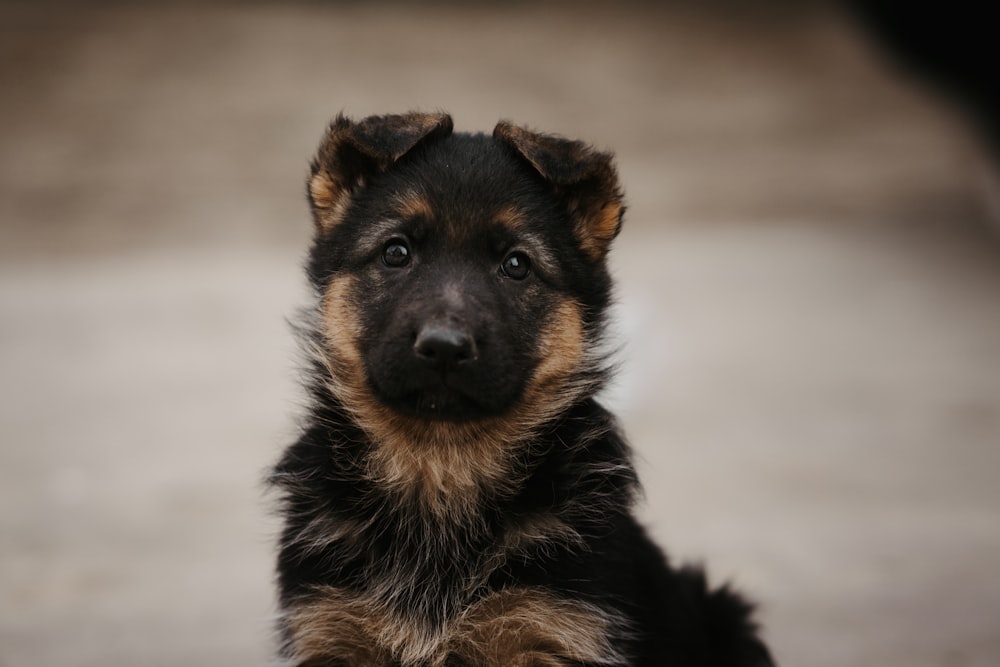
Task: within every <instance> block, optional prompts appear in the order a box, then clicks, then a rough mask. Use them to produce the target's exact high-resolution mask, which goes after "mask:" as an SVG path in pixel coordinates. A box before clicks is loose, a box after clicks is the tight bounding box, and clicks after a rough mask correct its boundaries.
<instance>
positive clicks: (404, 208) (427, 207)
mask: <svg viewBox="0 0 1000 667" xmlns="http://www.w3.org/2000/svg"><path fill="white" fill-rule="evenodd" d="M394 199H395V200H396V212H397V214H398V215H399V217H400V218H401V219H403V220H406V219H408V218H425V219H429V218H432V217H434V209H433V208H432V207H431V203H430V202H429V201H427V197H425V196H424V195H422V194H420V193H419V192H413V191H409V192H403V193H401V194H398V195H396V196H395V197H394Z"/></svg>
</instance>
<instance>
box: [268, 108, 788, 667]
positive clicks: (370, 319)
mask: <svg viewBox="0 0 1000 667" xmlns="http://www.w3.org/2000/svg"><path fill="white" fill-rule="evenodd" d="M308 195H309V202H310V205H311V209H312V214H313V218H314V222H315V239H314V243H313V246H312V250H311V254H310V256H309V260H308V275H309V278H310V280H311V283H312V285H313V287H314V288H315V290H316V294H317V300H316V305H315V308H314V309H311V310H310V312H309V313H308V315H307V316H305V318H304V321H303V323H302V326H301V329H302V331H301V335H302V338H303V339H304V341H305V344H306V347H307V348H308V352H309V356H310V360H311V361H310V365H311V370H310V375H309V379H308V389H309V391H310V394H311V410H310V412H309V414H308V416H307V418H306V420H305V423H304V425H303V430H302V434H301V436H300V438H299V439H298V441H297V442H296V443H295V444H293V445H292V446H291V447H289V448H288V449H287V451H286V452H285V454H284V456H283V458H282V459H281V461H280V462H279V463H278V465H277V466H276V467H275V469H274V472H273V477H272V482H273V483H274V484H275V485H276V486H277V487H279V489H280V490H281V492H282V495H283V505H282V507H283V517H284V521H285V524H284V531H283V534H282V536H281V543H280V555H279V559H278V574H279V586H280V609H281V615H280V630H281V633H282V637H283V644H282V648H281V653H282V657H283V659H284V661H285V662H284V663H283V664H288V665H295V666H297V667H306V666H308V667H320V666H324V667H332V666H334V665H336V666H342V667H358V666H367V665H371V666H376V667H443V666H457V665H465V666H468V667H476V666H488V667H511V666H521V667H528V666H531V667H554V666H556V665H594V666H596V665H649V666H652V665H670V666H678V667H680V666H692V665H704V666H713V667H716V666H717V667H722V666H726V667H765V666H767V665H771V664H772V663H771V659H770V657H769V654H768V651H767V649H766V648H765V646H764V645H763V643H762V642H761V641H760V640H759V639H758V638H757V636H756V630H755V626H754V624H753V622H752V620H751V618H750V615H751V607H750V605H749V604H748V603H746V602H745V601H744V600H742V599H741V598H740V597H738V596H737V595H735V594H733V593H732V592H730V591H729V590H727V589H725V588H723V589H717V590H712V589H710V588H709V587H708V586H707V585H706V581H705V577H704V575H703V574H702V573H701V571H699V570H696V569H690V568H684V569H674V568H672V567H671V566H670V565H668V563H667V561H666V559H665V557H664V556H663V554H662V553H661V552H660V550H659V549H658V548H657V547H656V546H654V544H653V543H652V542H651V541H650V539H649V538H648V537H647V536H646V534H645V532H644V531H643V529H642V528H641V527H640V526H639V524H638V523H637V522H636V520H635V519H634V518H633V516H632V515H631V513H630V511H631V506H632V503H633V498H634V496H635V494H636V490H637V480H636V474H635V471H634V469H633V467H632V465H631V463H630V458H629V448H628V446H627V445H626V443H625V441H624V439H623V438H622V435H621V433H620V431H619V429H618V426H617V425H616V423H615V420H614V418H613V417H612V416H611V415H610V414H609V413H608V412H606V411H605V410H604V409H603V408H602V407H601V406H600V405H599V404H598V403H597V402H596V401H595V399H594V396H595V393H596V392H597V391H598V390H599V389H600V388H601V386H602V384H603V383H604V382H605V381H606V380H607V379H608V375H609V364H608V359H607V354H606V350H607V348H606V346H605V345H602V336H603V334H604V328H605V327H604V325H605V318H606V311H607V308H608V304H609V301H610V298H611V281H610V278H609V275H608V270H607V267H606V264H605V258H606V255H607V253H608V249H609V246H610V244H611V241H612V239H614V237H615V235H616V234H617V233H618V230H619V228H620V226H621V220H622V212H623V210H624V209H623V204H622V192H621V189H620V186H619V183H618V177H617V175H616V171H615V167H614V164H613V162H612V158H611V156H610V155H608V154H606V153H602V152H598V151H595V150H593V149H592V148H590V147H588V146H586V145H585V144H583V143H580V142H577V141H570V140H566V139H563V138H560V137H556V136H552V135H545V134H537V133H534V132H531V131H529V130H526V129H523V128H520V127H517V126H515V125H512V124H510V123H507V122H501V123H500V124H498V125H497V126H496V128H495V129H494V131H493V134H492V136H488V135H484V134H475V135H471V134H461V133H453V132H452V121H451V118H450V117H449V116H447V115H444V114H418V113H412V114H406V115H393V116H379V117H369V118H365V119H364V120H361V121H360V122H353V121H351V120H349V119H347V118H345V117H343V116H339V117H338V118H337V119H336V120H334V121H333V123H332V124H331V126H330V128H329V130H328V131H327V133H326V136H325V137H324V138H323V141H322V144H321V146H320V148H319V152H318V154H317V156H316V158H315V159H314V161H313V163H312V169H311V174H310V176H309V181H308Z"/></svg>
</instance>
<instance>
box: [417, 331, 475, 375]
mask: <svg viewBox="0 0 1000 667" xmlns="http://www.w3.org/2000/svg"><path fill="white" fill-rule="evenodd" d="M413 352H414V354H416V355H417V358H418V359H421V360H423V361H424V362H425V363H428V364H431V365H433V366H437V367H439V368H442V369H445V368H450V367H454V366H456V365H458V364H460V363H462V362H467V361H474V360H475V359H476V343H475V341H474V340H473V339H472V336H470V335H469V334H468V333H466V332H465V331H462V330H461V329H457V328H454V327H448V326H426V327H424V328H423V329H421V330H420V333H418V334H417V340H416V341H415V342H414V343H413Z"/></svg>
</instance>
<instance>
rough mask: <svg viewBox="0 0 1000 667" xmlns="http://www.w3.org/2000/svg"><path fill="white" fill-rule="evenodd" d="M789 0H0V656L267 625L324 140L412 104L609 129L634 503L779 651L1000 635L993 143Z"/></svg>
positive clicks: (217, 636) (156, 653)
mask: <svg viewBox="0 0 1000 667" xmlns="http://www.w3.org/2000/svg"><path fill="white" fill-rule="evenodd" d="M797 6H798V7H800V9H798V10H796V11H788V10H786V11H781V12H749V11H745V10H744V11H742V12H740V13H738V14H735V15H734V14H732V13H726V12H719V11H712V10H710V9H702V10H699V11H695V10H692V9H687V10H681V9H677V8H675V9H655V8H653V7H651V6H649V5H640V6H637V7H628V8H626V9H623V8H622V7H623V6H622V5H615V6H608V7H603V6H602V5H600V4H584V3H577V4H572V5H553V4H550V5H546V6H545V7H543V8H532V7H531V6H530V5H528V4H525V5H514V6H513V7H507V6H493V5H489V4H473V5H469V6H465V7H464V8H455V7H449V6H447V5H441V4H436V5H429V6H418V5H415V4H405V5H404V4H387V5H382V4H374V5H364V4H353V3H343V4H338V3H333V4H323V3H307V4H300V5H296V4H289V3H282V4H278V3H267V2H259V3H250V4H247V5H245V6H236V5H214V4H208V3H202V4H191V5H186V6H160V5H159V4H156V3H144V4H139V5H135V6H127V5H124V4H122V5H118V6H115V5H108V6H97V5H82V4H66V5H60V6H58V8H55V7H52V8H46V6H45V5H42V4H39V3H24V4H9V3H8V4H6V5H3V6H2V7H0V89H2V90H3V94H2V97H0V127H2V128H3V129H2V134H0V149H2V150H0V220H2V225H0V369H2V370H0V438H2V449H0V665H2V666H3V667H8V666H9V667H14V666H20V665H33V666H35V667H55V666H58V667H77V666H80V667H82V666H94V667H97V666H101V667H113V666H117V665H121V666H126V665H127V666H135V665H164V666H166V665H179V664H187V665H213V666H225V665H233V666H236V665H241V666H245V665H248V664H259V665H263V664H266V663H267V661H268V658H269V655H270V651H271V638H270V615H271V613H272V597H271V596H272V590H271V576H272V575H271V560H272V555H271V550H272V541H273V536H274V531H275V522H274V520H273V518H272V517H271V516H270V514H269V511H270V500H269V499H268V498H267V497H266V496H265V494H264V493H263V491H262V488H261V484H260V478H261V476H262V474H263V471H264V469H265V468H266V466H267V465H268V464H269V462H271V461H273V459H274V458H275V457H276V455H277V453H278V451H279V449H280V448H281V446H282V445H283V444H284V443H285V442H286V441H287V440H288V439H289V437H291V435H292V434H293V433H294V420H293V415H294V413H295V412H296V410H297V409H298V408H297V406H298V403H299V398H300V397H299V394H298V392H297V388H296V384H295V372H294V367H295V356H294V348H293V344H292V341H291V337H290V335H289V333H288V330H287V327H286V325H285V322H284V318H285V317H286V316H289V315H291V314H292V313H293V311H294V309H295V308H296V306H297V305H299V304H301V303H303V302H304V300H305V298H306V297H305V290H304V288H303V284H302V281H301V278H300V275H299V264H300V262H301V258H302V254H303V251H304V247H305V244H306V242H307V240H308V232H309V223H308V220H307V211H306V209H305V206H304V203H303V200H302V191H303V185H302V179H303V175H304V171H305V165H306V162H307V160H308V157H309V156H310V153H311V151H312V150H313V148H314V146H315V142H316V141H317V140H318V137H319V135H320V133H321V130H322V128H323V125H324V123H325V122H326V121H327V120H328V118H329V117H330V116H331V115H332V114H334V113H336V112H337V111H339V110H341V109H343V110H346V111H348V112H350V113H351V114H353V115H364V114H367V113H373V112H384V111H394V110H402V109H406V108H423V109H438V108H442V109H447V110H449V111H451V112H452V113H453V114H454V116H455V119H456V123H457V125H458V126H459V128H460V129H477V130H487V131H488V130H490V129H491V128H492V126H493V124H494V123H495V122H496V120H497V119H499V118H501V117H504V118H512V119H515V120H518V121H520V122H524V123H528V124H531V125H533V126H536V127H539V128H543V129H548V130H554V131H559V132H561V133H564V134H568V135H572V136H578V137H583V138H587V139H588V140H591V141H593V142H595V143H597V144H598V145H600V146H602V147H606V148H613V149H615V150H616V151H617V152H618V154H619V163H620V168H621V172H622V176H623V178H624V180H625V184H626V188H627V191H628V197H629V204H630V213H629V217H628V222H627V227H626V231H625V233H624V234H623V235H622V237H621V238H620V241H619V243H618V245H617V249H616V251H615V256H614V263H615V270H616V273H617V275H618V277H619V283H620V290H619V294H620V302H621V303H620V306H619V319H618V322H619V324H618V329H619V331H620V334H621V338H622V340H623V341H626V345H625V347H624V349H623V352H622V359H623V361H624V372H623V374H622V376H621V378H620V381H619V383H618V384H617V386H616V387H615V389H614V391H612V392H611V393H610V395H609V396H608V397H607V398H608V401H609V402H611V403H612V404H613V405H614V406H616V408H617V409H618V410H619V411H620V413H621V414H622V416H623V419H624V421H625V423H626V426H627V428H628V432H629V433H630V435H631V438H632V440H633V441H634V443H635V445H636V448H637V450H638V460H639V465H640V469H641V472H642V475H643V477H644V479H645V482H646V486H647V497H646V502H645V504H644V506H643V509H642V511H643V513H644V517H645V518H646V520H647V522H648V523H649V525H650V526H651V527H652V529H653V530H654V531H655V533H656V534H657V536H658V537H659V538H660V539H661V540H662V541H663V543H664V544H666V545H668V547H669V549H670V551H671V553H672V554H674V555H675V557H676V558H677V559H679V560H703V561H705V562H706V563H708V564H709V566H710V568H711V570H712V572H713V573H714V574H715V576H716V578H717V579H718V580H725V579H729V580H732V581H734V582H736V583H738V584H739V585H740V586H742V587H744V588H745V589H747V590H749V591H751V592H752V593H753V594H754V595H756V596H757V597H758V598H759V599H760V600H761V602H762V618H763V620H764V624H765V627H766V633H767V636H768V637H769V639H770V641H771V642H772V644H773V646H774V648H775V652H776V654H777V656H778V657H779V659H780V660H781V662H782V663H783V664H785V665H803V666H807V667H843V666H844V665H890V666H891V665H899V666H901V667H902V666H906V667H930V666H932V665H933V666H963V667H965V666H976V667H987V666H990V667H991V666H993V665H996V664H1000V576H998V572H1000V570H998V565H997V563H1000V240H998V236H997V234H996V232H995V228H993V227H991V225H992V224H993V223H992V222H991V220H994V219H995V218H996V210H997V209H996V206H997V204H996V202H997V197H996V183H997V181H998V178H997V176H996V172H995V170H992V169H991V167H990V166H989V161H988V159H987V158H986V157H985V156H984V155H982V154H981V153H980V151H979V149H978V148H977V142H976V140H975V138H974V136H973V135H972V133H971V132H970V130H969V128H967V127H966V126H964V125H963V124H962V122H961V118H960V116H959V115H958V114H957V113H956V112H955V110H953V109H951V108H950V107H949V106H948V105H947V104H946V103H945V102H943V101H941V100H938V99H936V98H934V97H933V96H931V95H930V94H929V93H928V92H927V91H925V90H922V89H920V88H918V87H916V86H914V85H911V83H909V82H907V81H904V80H903V79H901V78H900V77H898V76H897V75H895V74H893V72H892V70H891V69H890V68H889V67H888V66H887V65H885V64H884V63H883V62H882V61H881V60H880V59H879V58H878V54H877V53H876V52H875V51H874V49H873V48H872V47H871V46H870V45H868V44H867V43H866V42H865V41H864V40H863V39H862V38H861V37H859V36H858V35H857V34H856V33H855V32H854V31H853V30H852V28H851V27H850V26H849V25H848V24H847V23H846V22H845V21H844V20H842V19H841V18H840V17H839V16H838V15H837V14H836V13H835V12H832V11H830V10H827V9H824V8H823V6H822V5H817V7H816V8H813V7H812V5H811V4H810V5H809V7H808V8H804V6H805V3H800V4H799V5H797ZM991 230H992V231H991Z"/></svg>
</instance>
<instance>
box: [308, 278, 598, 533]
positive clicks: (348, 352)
mask: <svg viewBox="0 0 1000 667" xmlns="http://www.w3.org/2000/svg"><path fill="white" fill-rule="evenodd" d="M353 289H354V281H353V279H352V278H351V277H349V276H344V277H338V278H335V279H334V280H333V281H332V282H331V283H330V285H329V287H328V288H327V290H326V294H325V297H324V300H323V304H322V314H323V317H322V331H323V335H324V340H325V344H326V349H325V350H323V351H321V354H322V359H323V361H324V362H325V363H326V364H327V365H328V366H329V367H330V376H331V385H330V389H331V391H332V392H333V394H334V395H335V396H336V397H337V398H338V399H340V400H341V401H342V402H343V404H344V405H345V407H346V408H347V409H348V410H349V411H350V412H351V415H352V416H353V417H354V419H355V420H356V421H357V423H358V425H359V426H361V427H362V429H364V430H365V432H366V433H367V434H368V435H369V437H371V438H372V440H373V442H374V443H375V447H374V448H373V450H372V453H371V455H370V457H371V458H370V460H369V474H370V475H371V476H372V478H374V479H375V480H377V481H378V482H379V483H380V484H381V485H383V486H384V487H385V488H388V489H392V490H395V491H396V492H397V493H398V494H399V495H401V496H403V497H406V498H407V499H413V500H416V501H417V502H419V503H420V507H421V508H422V509H423V511H425V512H427V513H428V514H429V515H431V516H434V517H438V518H442V517H451V518H453V519H461V518H464V517H468V516H470V515H471V512H473V511H474V510H475V507H476V504H477V503H478V501H479V500H480V494H481V493H483V491H484V490H486V491H490V492H493V493H503V492H504V491H505V490H506V489H508V488H513V487H514V486H515V485H516V484H517V483H518V482H519V481H520V480H519V479H518V478H517V477H516V475H514V474H513V472H514V470H513V469H514V465H513V463H514V461H515V460H516V459H515V457H516V456H517V451H516V444H517V443H518V442H523V441H524V440H526V439H527V438H528V437H529V436H530V435H532V433H533V432H534V430H535V429H536V428H538V427H539V426H540V425H541V424H543V423H545V422H546V421H547V420H549V419H551V418H553V417H555V416H556V415H558V414H559V413H561V412H562V411H563V410H565V409H566V408H567V407H569V405H571V404H572V402H573V401H574V400H576V398H577V397H578V392H579V391H580V388H579V387H575V386H574V385H573V383H572V381H571V378H572V377H573V375H574V371H575V369H577V368H579V367H580V366H581V364H583V361H582V359H583V356H584V347H585V345H586V343H585V337H584V332H583V328H582V324H581V320H580V312H579V307H578V306H577V305H576V304H575V303H574V302H573V301H570V300H566V301H564V302H562V303H561V304H560V305H559V306H558V307H556V308H555V309H554V311H553V313H552V316H551V317H550V319H549V320H548V321H547V322H544V323H542V324H541V328H542V332H543V333H542V336H541V340H540V344H539V353H538V357H539V363H538V367H537V369H536V371H535V374H534V376H533V377H532V379H531V381H530V382H529V384H528V387H527V389H526V390H525V392H524V395H523V397H522V398H521V399H520V401H519V402H518V403H517V404H516V405H515V406H514V407H513V408H512V409H511V410H510V411H509V413H508V414H506V415H503V416H501V417H494V418H488V419H483V420H479V421H473V422H461V423H453V422H442V421H431V420H422V419H417V418H414V417H410V416H407V415H402V414H399V413H397V412H394V411H392V410H391V409H389V408H387V407H386V406H384V405H382V404H381V403H380V402H379V401H378V400H377V399H376V398H375V397H374V396H373V395H372V393H371V391H370V389H369V388H368V386H367V382H366V379H365V372H364V367H363V364H362V361H361V355H360V352H359V350H358V343H357V341H358V340H359V339H360V336H361V335H362V332H361V325H360V322H359V321H358V318H357V314H356V308H355V306H354V304H353V302H352V296H351V295H352V291H353Z"/></svg>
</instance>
